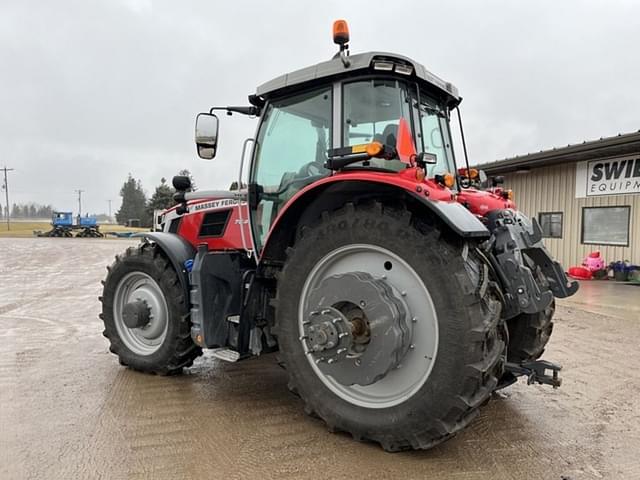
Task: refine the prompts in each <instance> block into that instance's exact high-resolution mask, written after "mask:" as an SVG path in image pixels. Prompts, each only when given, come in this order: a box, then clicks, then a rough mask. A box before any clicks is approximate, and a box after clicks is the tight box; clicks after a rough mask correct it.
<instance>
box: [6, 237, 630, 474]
mask: <svg viewBox="0 0 640 480" xmlns="http://www.w3.org/2000/svg"><path fill="white" fill-rule="evenodd" d="M129 243H130V242H129V241H121V240H93V239H86V240H85V239H45V238H43V239H10V238H2V239H0V478H2V479H14V478H15V479H28V478H34V479H35V478H37V479H42V478H46V479H70V478H108V479H119V478H153V479H162V478H172V479H181V478H224V479H236V478H237V479H244V478H260V479H267V478H279V479H284V478H302V477H305V478H318V477H322V478H349V479H359V478H372V479H373V478H375V479H380V478H404V479H413V478H416V479H418V478H420V479H422V478H429V479H438V478H447V479H465V480H469V479H476V478H478V479H480V478H481V479H487V478H491V479H518V480H522V479H536V480H537V479H558V480H560V479H571V480H578V479H601V478H610V479H635V478H640V455H639V453H640V369H638V368H637V365H638V363H640V347H639V345H640V340H639V338H640V319H639V318H637V316H636V315H635V314H630V315H619V316H605V315H602V314H600V313H597V312H594V311H586V310H585V309H582V308H581V307H580V305H579V304H578V303H562V302H561V304H560V306H559V308H558V311H557V318H556V325H555V330H554V334H553V337H552V341H551V344H550V347H549V348H548V350H547V353H546V354H545V357H546V358H548V359H550V360H553V361H557V362H559V363H561V364H563V366H564V370H563V372H562V376H563V379H564V383H563V386H562V387H561V388H560V389H558V390H553V389H551V388H549V387H542V386H527V385H526V384H525V383H524V381H522V380H521V381H520V382H519V383H518V384H516V385H514V386H512V387H509V388H507V389H506V390H504V391H503V392H501V393H499V394H497V395H495V396H494V399H493V400H492V401H491V402H490V403H489V404H488V405H486V406H485V407H484V408H483V410H482V413H481V415H480V417H479V418H478V419H477V420H475V421H474V422H473V423H472V425H471V426H470V428H468V429H467V430H466V431H464V432H463V433H461V434H459V435H458V436H457V437H455V438H454V439H453V440H451V441H449V442H446V443H445V444H443V445H441V446H439V447H436V448H435V449H433V450H430V451H426V452H404V453H396V454H388V453H385V452H383V451H382V450H381V449H380V448H379V447H378V446H376V445H371V444H365V443H357V442H355V441H353V440H351V439H350V438H349V437H347V436H345V435H340V434H331V433H328V432H327V431H326V429H325V428H324V426H323V425H322V424H321V422H319V421H318V420H315V419H312V418H309V417H307V416H305V415H304V414H303V412H302V405H301V404H300V401H299V400H297V399H296V398H295V397H294V396H292V395H291V394H289V393H288V391H287V388H286V375H285V372H284V371H282V370H281V369H280V368H279V367H278V366H277V364H276V362H275V358H274V356H272V355H271V356H264V357H261V358H257V359H251V360H247V361H244V362H239V363H237V364H228V363H224V362H220V361H218V360H215V359H213V358H211V357H208V356H205V357H203V358H201V359H199V360H198V362H197V363H196V365H195V366H194V367H193V368H191V369H189V370H188V371H187V373H186V374H185V375H183V376H178V377H168V378H167V377H156V376H149V375H143V374H139V373H136V372H133V371H130V370H127V369H125V368H123V367H121V366H120V365H119V364H118V361H117V359H116V358H115V357H114V356H113V355H111V354H110V353H109V351H108V349H107V342H106V340H105V339H104V338H103V337H102V334H101V332H102V325H101V323H100V321H99V320H98V318H97V314H98V310H99V304H98V301H97V296H98V295H99V292H100V289H101V287H100V280H101V279H102V278H103V276H104V274H105V269H104V267H105V265H106V264H107V263H109V262H110V261H111V260H112V258H113V255H114V254H115V253H117V252H119V251H121V250H123V249H124V248H125V247H126V246H127V245H128V244H129ZM621 298H622V299H623V304H624V302H625V301H628V302H629V304H630V305H632V307H630V308H629V309H627V311H628V312H633V311H636V310H637V308H638V304H639V303H640V288H637V287H628V288H627V290H625V291H624V292H623V293H622V297H621ZM618 308H621V309H622V310H625V307H624V305H622V306H621V305H619V304H618Z"/></svg>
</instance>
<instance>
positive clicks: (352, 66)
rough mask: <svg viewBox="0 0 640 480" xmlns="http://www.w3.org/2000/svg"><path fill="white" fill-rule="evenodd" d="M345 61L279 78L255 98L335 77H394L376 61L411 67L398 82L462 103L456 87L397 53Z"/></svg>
mask: <svg viewBox="0 0 640 480" xmlns="http://www.w3.org/2000/svg"><path fill="white" fill-rule="evenodd" d="M346 58H347V59H348V60H349V65H348V66H345V64H344V63H343V60H342V58H340V56H339V55H336V56H335V57H334V58H332V59H331V60H329V61H326V62H321V63H318V64H316V65H313V66H311V67H306V68H302V69H300V70H296V71H294V72H290V73H286V74H284V75H280V76H279V77H276V78H274V79H273V80H270V81H268V82H266V83H263V84H262V85H260V86H259V87H258V88H257V89H256V96H257V97H261V98H263V99H267V98H269V97H274V96H278V95H279V94H283V93H286V92H287V90H290V89H291V90H293V89H297V88H301V87H304V86H305V85H307V84H309V85H311V84H314V83H320V82H321V81H323V80H328V79H330V78H332V77H335V78H336V79H339V78H349V77H351V76H354V74H360V75H362V74H365V73H366V72H367V71H370V72H377V73H387V74H393V72H392V71H379V70H374V68H373V63H374V61H379V62H393V63H394V64H396V65H398V64H399V65H405V66H412V67H413V72H412V73H411V74H410V75H404V74H401V73H398V72H396V73H395V75H397V76H398V77H399V78H408V79H410V78H413V79H417V80H418V81H419V83H421V84H422V85H421V86H425V87H427V89H429V90H435V91H437V92H439V93H441V94H444V96H445V98H446V99H447V104H450V105H453V106H455V105H457V104H459V103H460V101H461V100H462V98H461V97H460V95H459V94H458V89H457V88H456V87H455V86H454V85H453V84H451V83H450V82H446V81H444V80H442V79H441V78H439V77H437V76H436V75H434V74H433V73H431V72H429V71H428V70H427V69H426V68H424V66H423V65H422V64H420V63H418V62H416V61H414V60H412V59H410V58H408V57H405V56H402V55H398V54H395V53H385V52H365V53H359V54H356V55H351V56H348V57H346Z"/></svg>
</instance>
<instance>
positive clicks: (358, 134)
mask: <svg viewBox="0 0 640 480" xmlns="http://www.w3.org/2000/svg"><path fill="white" fill-rule="evenodd" d="M410 116H411V115H410V103H409V98H408V94H407V88H406V86H405V84H403V83H401V82H399V81H397V80H390V79H373V80H365V81H358V82H350V83H345V84H344V86H343V118H342V132H343V139H342V142H343V143H342V144H343V146H352V145H358V144H361V143H369V142H373V141H377V142H380V143H384V144H386V145H389V146H392V147H395V146H396V140H397V134H398V124H399V123H400V118H405V119H406V120H407V122H410ZM369 163H370V165H371V166H372V167H376V168H382V169H385V170H391V171H399V170H402V169H404V168H406V164H404V163H402V162H400V161H399V160H391V161H389V160H380V159H371V160H370V162H369ZM354 166H355V167H363V166H365V165H364V164H363V163H356V164H354V165H352V168H353V167H354Z"/></svg>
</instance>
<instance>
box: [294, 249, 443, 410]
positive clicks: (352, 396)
mask: <svg viewBox="0 0 640 480" xmlns="http://www.w3.org/2000/svg"><path fill="white" fill-rule="evenodd" d="M389 267H390V268H389ZM363 270H366V272H367V273H368V274H370V275H372V276H373V277H374V278H378V279H385V281H386V282H387V283H388V284H389V285H390V286H391V287H392V288H393V290H394V291H396V292H403V293H404V295H403V297H402V300H403V301H404V302H405V304H406V306H407V315H410V316H411V318H412V320H413V321H412V326H413V333H412V339H411V347H412V348H411V349H410V350H409V351H408V352H407V353H406V354H405V355H404V357H403V359H402V361H401V365H400V367H399V368H395V369H393V370H391V371H390V372H388V373H387V374H386V375H385V376H384V377H383V378H382V379H380V380H378V381H377V382H375V383H372V384H370V385H366V386H362V385H358V384H353V385H349V386H346V385H343V384H341V383H339V382H337V381H336V380H335V379H334V378H333V377H332V376H331V375H327V374H325V372H323V371H322V370H321V369H320V368H319V367H318V365H317V364H316V361H315V360H314V358H313V357H312V355H311V353H312V352H310V351H309V348H308V345H307V343H306V342H305V341H303V340H302V339H303V337H304V324H303V322H305V318H306V315H305V310H306V308H307V305H306V304H307V300H308V298H309V296H310V294H311V292H312V291H313V289H314V288H317V286H318V285H319V284H320V283H321V282H322V281H323V280H324V279H326V278H328V277H332V276H335V275H340V274H345V273H350V272H361V271H363ZM298 332H299V334H300V339H301V343H302V347H303V350H304V352H305V356H306V358H307V361H308V362H309V365H311V368H312V369H313V370H314V372H315V373H316V375H317V376H318V378H320V380H321V381H322V382H323V383H324V385H326V386H327V388H329V389H330V390H331V391H332V392H333V393H335V394H336V395H338V396H339V397H340V398H342V399H343V400H345V401H347V402H349V403H351V404H354V405H358V406H361V407H366V408H388V407H392V406H394V405H398V404H400V403H402V402H404V401H406V400H408V399H409V398H410V397H411V396H413V395H414V394H415V393H416V392H417V391H418V390H419V389H420V388H421V387H422V386H423V385H424V383H425V382H426V380H427V378H428V377H429V375H430V373H431V370H432V368H433V365H434V363H435V360H436V356H437V351H438V321H437V314H436V311H435V307H434V305H433V301H432V299H431V295H430V294H429V291H428V289H427V287H426V286H425V285H424V283H423V282H422V280H421V278H420V277H419V275H418V274H417V273H416V272H415V270H414V269H413V268H412V267H411V266H410V265H409V264H408V263H407V262H405V261H404V260H403V259H402V258H401V257H399V256H398V255H396V254H395V253H393V252H391V251H389V250H387V249H385V248H382V247H379V246H377V245H369V244H354V245H347V246H344V247H341V248H338V249H336V250H334V251H332V252H330V253H328V254H327V255H326V256H325V257H323V258H322V259H321V260H320V261H319V262H318V263H317V264H316V266H315V267H314V268H313V270H312V271H311V272H310V273H309V276H308V277H307V280H306V281H305V283H304V285H303V288H302V293H301V296H300V303H299V306H298ZM347 360H349V359H345V360H344V361H345V362H346V361H347ZM354 362H355V360H354Z"/></svg>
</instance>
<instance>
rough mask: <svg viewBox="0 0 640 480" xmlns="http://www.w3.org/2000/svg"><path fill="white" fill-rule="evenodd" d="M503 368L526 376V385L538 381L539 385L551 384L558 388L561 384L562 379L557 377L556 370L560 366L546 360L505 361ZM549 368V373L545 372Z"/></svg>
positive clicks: (557, 370)
mask: <svg viewBox="0 0 640 480" xmlns="http://www.w3.org/2000/svg"><path fill="white" fill-rule="evenodd" d="M505 370H506V371H507V372H510V373H512V374H513V375H514V376H516V377H519V376H526V377H527V385H531V384H533V383H539V384H540V385H551V386H552V387H553V388H558V387H559V386H560V385H561V384H562V379H561V378H560V377H558V372H559V371H560V370H562V367H561V366H560V365H558V364H556V363H552V362H548V361H547V360H534V361H532V362H522V363H511V362H507V363H505ZM547 370H551V372H552V373H551V375H548V374H547Z"/></svg>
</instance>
